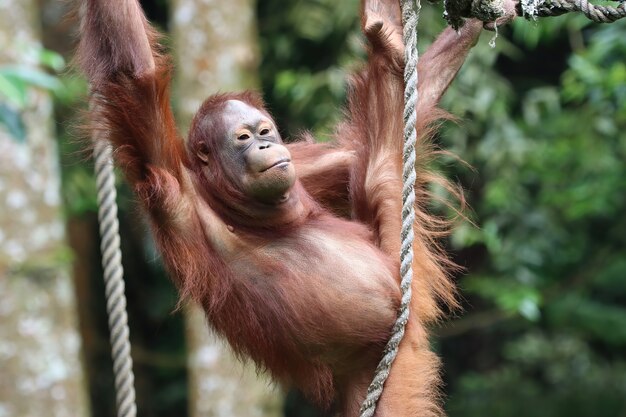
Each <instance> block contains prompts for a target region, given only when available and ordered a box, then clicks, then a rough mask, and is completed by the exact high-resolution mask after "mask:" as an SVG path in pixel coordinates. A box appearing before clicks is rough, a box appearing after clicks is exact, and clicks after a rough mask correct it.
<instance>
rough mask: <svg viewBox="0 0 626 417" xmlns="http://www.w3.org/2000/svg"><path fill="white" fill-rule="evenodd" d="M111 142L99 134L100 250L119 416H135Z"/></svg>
mask: <svg viewBox="0 0 626 417" xmlns="http://www.w3.org/2000/svg"><path fill="white" fill-rule="evenodd" d="M111 153H112V152H111V145H110V144H109V143H108V142H107V141H106V140H102V139H99V138H96V140H95V143H94V158H95V161H96V164H95V171H96V185H97V187H98V204H99V208H98V221H99V222H100V239H101V243H100V250H101V252H102V267H103V268H104V283H105V294H106V300H107V314H108V316H109V330H110V332H111V354H112V356H113V373H114V374H115V392H116V400H117V415H118V417H135V416H136V415H137V405H136V404H135V387H134V381H135V376H134V374H133V360H132V358H131V356H130V340H129V338H128V333H129V332H128V317H127V315H126V296H125V295H124V279H123V276H124V270H123V269H122V252H121V250H120V234H119V222H118V220H117V203H116V201H115V200H116V198H117V192H116V190H115V174H114V172H113V160H112V157H111Z"/></svg>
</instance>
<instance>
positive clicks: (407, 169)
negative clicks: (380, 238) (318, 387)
mask: <svg viewBox="0 0 626 417" xmlns="http://www.w3.org/2000/svg"><path fill="white" fill-rule="evenodd" d="M420 8H421V4H420V1H419V0H403V1H402V24H403V33H402V36H403V40H404V46H405V63H406V65H405V68H404V83H405V86H404V151H403V155H402V160H403V169H402V180H403V187H402V230H401V237H402V245H401V249H400V277H401V281H400V288H401V291H402V302H401V304H400V309H399V311H398V317H397V319H396V322H395V324H394V326H393V329H392V332H393V333H392V335H391V338H390V339H389V342H387V346H386V347H385V351H384V356H383V358H382V360H381V361H380V363H379V364H378V366H377V367H376V372H375V375H374V379H373V381H372V383H371V384H370V386H369V387H368V389H367V396H366V398H365V401H364V402H363V405H361V411H360V417H372V416H373V415H374V412H375V411H376V404H377V403H378V399H379V398H380V396H381V394H382V392H383V386H384V384H385V381H386V380H387V377H388V376H389V371H390V369H391V364H392V363H393V361H394V359H395V358H396V355H397V354H398V346H399V345H400V341H401V340H402V337H403V336H404V328H405V326H406V323H407V322H408V320H409V305H410V303H411V282H412V280H413V268H412V264H413V239H414V234H413V223H414V222H415V179H416V176H415V159H416V156H415V142H416V141H417V133H416V131H415V122H416V119H417V114H416V108H417V62H418V53H417V23H418V20H419V12H420Z"/></svg>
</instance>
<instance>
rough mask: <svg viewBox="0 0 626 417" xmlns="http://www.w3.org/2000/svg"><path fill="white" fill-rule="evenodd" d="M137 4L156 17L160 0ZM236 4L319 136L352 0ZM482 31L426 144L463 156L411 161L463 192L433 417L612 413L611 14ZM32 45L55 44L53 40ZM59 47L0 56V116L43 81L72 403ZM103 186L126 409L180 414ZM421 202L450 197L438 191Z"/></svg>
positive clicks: (80, 165) (615, 397)
mask: <svg viewBox="0 0 626 417" xmlns="http://www.w3.org/2000/svg"><path fill="white" fill-rule="evenodd" d="M142 4H143V6H144V8H145V10H146V12H147V14H148V16H149V18H150V19H151V20H152V21H153V22H155V23H156V24H157V25H158V26H159V27H160V29H161V30H163V31H164V32H167V31H168V28H169V24H168V22H169V21H170V13H171V11H172V8H173V6H172V4H170V2H169V1H166V0H154V1H147V0H146V1H142ZM252 11H253V13H254V15H255V16H256V22H257V23H256V25H257V29H258V43H259V48H260V57H261V60H260V63H259V69H258V77H259V80H260V84H261V88H262V91H263V93H264V96H265V99H266V100H267V102H268V104H269V108H270V109H271V111H272V113H273V115H274V116H275V118H276V120H277V122H278V125H279V126H281V128H282V133H283V136H285V137H289V136H293V135H295V134H296V133H298V132H299V131H301V130H304V129H308V130H311V131H313V132H314V134H315V135H316V136H317V137H320V138H324V137H325V136H326V135H327V134H328V133H329V132H332V126H333V125H334V123H336V122H337V120H338V117H340V115H341V112H340V111H338V109H339V108H340V107H341V105H342V103H343V101H344V98H345V79H346V74H347V72H349V70H350V69H351V68H355V67H356V66H358V62H359V60H360V59H362V58H363V56H364V54H363V49H362V44H361V42H362V39H361V37H360V34H359V31H358V24H357V23H358V22H357V20H358V16H357V11H358V2H357V1H356V0H349V1H345V0H344V1H336V0H334V1H333V0H310V1H289V2H288V1H285V0H261V1H259V2H258V4H256V5H255V6H254V9H253V10H252ZM441 13H442V10H441V6H440V5H434V6H433V5H430V4H426V5H424V7H423V9H422V14H421V20H420V25H419V33H420V36H421V39H420V49H421V50H422V51H424V50H425V48H426V46H427V45H428V44H429V43H430V42H431V41H432V39H434V36H435V35H436V34H437V33H439V32H440V31H441V30H442V29H443V27H444V20H443V19H442V18H441ZM48 30H50V29H48ZM492 36H493V34H492V33H490V32H487V33H485V34H484V35H483V37H482V38H481V41H480V42H479V44H478V46H477V47H476V48H475V49H474V51H473V52H472V54H471V57H470V59H469V60H468V62H467V63H466V65H465V66H464V68H463V69H462V71H461V73H460V75H459V77H458V79H457V80H456V81H455V83H454V84H453V85H452V88H451V89H450V91H449V92H448V94H447V95H446V96H445V99H444V101H443V107H444V108H445V109H447V110H448V111H450V112H451V113H452V114H453V115H455V116H456V117H457V118H458V123H456V124H454V123H447V124H445V125H444V126H443V129H441V131H440V133H439V135H438V136H437V137H436V142H437V144H438V145H439V146H440V147H441V148H443V149H446V150H449V151H451V152H452V153H453V154H454V155H456V156H458V157H459V158H460V159H461V160H463V161H465V162H467V164H464V163H461V162H459V161H458V160H457V159H456V158H453V157H451V156H446V155H444V156H442V157H441V158H440V160H438V161H436V162H434V163H433V166H432V167H430V169H437V170H441V171H443V172H445V174H446V176H448V177H449V178H450V179H452V181H453V182H456V183H458V184H460V185H461V186H462V187H463V189H464V190H465V191H464V195H465V199H466V201H467V203H468V206H469V208H467V209H466V211H465V214H466V216H467V220H459V221H458V222H457V224H456V227H455V230H454V233H453V234H452V235H451V237H450V238H449V239H448V240H447V241H446V243H445V244H446V247H447V248H448V250H449V252H450V254H451V256H452V258H453V259H454V261H455V262H457V263H458V264H459V265H461V266H462V267H464V270H463V271H462V272H460V273H457V274H456V276H455V280H456V282H457V283H458V286H459V288H460V293H461V297H462V301H463V305H464V310H465V311H464V312H462V313H458V314H457V315H456V316H455V317H452V318H451V319H450V320H448V321H446V322H445V323H443V324H442V326H441V327H439V328H437V329H435V331H434V333H435V337H434V338H433V346H434V349H435V350H436V351H437V352H438V353H439V354H440V355H441V356H442V359H443V363H444V379H445V388H444V390H445V395H446V400H445V403H446V410H447V412H448V413H449V415H450V416H452V417H478V416H489V417H517V416H519V417H544V416H545V417H558V416H564V417H565V416H567V417H625V416H626V216H625V215H624V214H625V213H626V164H625V162H626V133H625V132H626V21H621V22H617V23H614V24H610V25H598V24H590V23H589V22H588V21H587V20H586V19H585V18H584V17H582V16H563V17H559V18H546V19H542V20H540V21H537V22H529V21H526V20H523V19H518V20H517V21H515V22H514V23H513V24H512V25H510V26H508V27H505V28H500V31H499V34H498V38H497V40H496V47H495V48H491V47H489V44H488V43H489V42H488V41H489V40H490V38H491V37H492ZM64 42H66V41H64ZM44 45H45V46H46V48H48V49H56V50H57V52H58V53H59V54H61V55H64V56H65V57H66V58H69V57H71V52H70V49H69V48H68V47H67V46H63V45H67V44H62V45H61V46H59V44H55V43H54V42H53V41H52V40H49V41H48V42H46V39H44ZM60 59H61V58H60V55H55V54H52V53H43V54H42V58H41V61H42V64H43V66H45V67H46V68H47V69H44V70H41V71H40V72H39V73H36V74H30V75H29V74H26V75H24V73H21V76H20V75H15V74H14V75H13V76H11V74H8V78H7V76H6V75H7V74H6V73H3V72H2V71H3V69H2V68H3V67H0V76H2V75H3V74H4V75H5V77H4V78H3V79H8V80H9V81H10V82H12V83H13V85H14V87H15V88H14V89H13V90H11V89H10V88H9V87H4V89H1V88H0V129H4V130H5V131H7V132H9V133H10V134H11V136H12V137H13V138H14V140H16V141H27V140H28V132H27V131H26V130H25V126H24V123H23V122H22V120H21V118H20V112H21V107H20V106H21V104H22V103H23V99H22V98H21V97H22V96H20V95H19V92H20V91H26V90H27V89H28V88H46V89H49V90H51V91H52V92H53V94H54V100H55V103H54V104H55V113H54V116H55V119H56V121H57V125H56V126H57V130H56V131H57V136H58V143H59V149H60V151H59V157H60V160H61V168H62V172H61V174H62V193H63V194H62V195H63V202H64V205H63V207H64V214H65V220H66V224H67V230H68V236H69V240H70V245H71V246H72V248H73V251H74V258H73V259H74V276H75V281H76V286H77V288H78V299H79V301H78V302H79V309H81V332H82V337H83V348H84V354H83V359H84V363H85V370H86V371H85V372H86V375H87V381H88V383H89V385H88V390H89V394H90V395H89V397H90V400H91V413H92V415H93V416H94V417H95V416H98V417H99V416H111V415H114V411H113V410H114V393H113V383H112V378H113V377H112V371H111V361H110V359H109V355H110V352H109V345H108V331H107V324H106V317H105V312H104V311H105V310H104V299H103V295H102V294H103V291H104V290H103V284H102V283H101V278H100V274H101V270H100V266H99V265H100V260H99V252H98V233H97V223H96V216H95V212H96V209H97V207H96V203H95V201H96V200H95V186H94V180H93V177H92V173H91V172H92V171H91V166H90V163H89V162H88V161H87V159H86V157H85V155H84V153H82V152H81V151H80V149H81V146H80V144H78V143H77V141H76V137H75V134H73V133H71V129H69V126H70V125H71V124H72V120H76V109H77V108H78V107H80V106H81V105H82V104H81V103H82V100H84V93H85V84H84V81H82V80H81V79H80V78H79V77H77V76H76V75H75V74H72V73H68V72H58V71H59V69H60V67H61V65H62V64H61V62H60ZM55 74H56V75H55ZM5 84H6V83H5ZM2 85H3V84H0V86H2ZM179 100H182V99H179ZM119 187H120V193H121V195H120V198H119V201H120V206H121V210H122V211H121V213H120V217H121V222H122V230H123V242H122V244H123V245H122V246H123V254H124V263H125V271H126V282H127V295H128V298H129V306H128V308H129V312H130V327H131V340H132V343H133V349H134V350H133V356H134V359H135V372H136V377H137V387H138V406H139V411H140V412H139V415H143V416H182V415H186V414H187V413H190V410H189V403H188V399H187V392H188V382H187V368H186V363H187V359H186V346H185V337H184V334H183V333H184V324H183V320H182V317H181V314H178V313H177V314H172V311H173V308H174V305H175V303H176V295H175V292H174V289H173V287H172V285H171V284H170V283H169V281H168V280H167V278H166V276H165V274H164V272H163V271H162V269H161V266H160V264H159V262H158V260H155V258H156V255H155V253H154V248H153V247H152V244H151V242H150V239H149V237H148V235H147V234H146V232H145V228H142V227H141V226H138V225H137V221H136V218H137V214H138V213H137V212H138V209H137V207H136V206H135V204H134V202H133V198H132V196H131V194H130V193H129V191H128V189H127V188H125V185H124V184H123V182H122V181H120V184H119ZM435 191H439V190H435ZM441 193H442V196H444V197H446V196H445V193H444V192H443V191H441ZM432 209H433V210H434V211H436V212H439V213H441V214H442V215H449V214H450V213H449V211H450V210H449V209H448V208H446V207H445V206H443V205H441V204H435V203H433V205H432ZM68 262H69V261H68ZM77 265H78V266H77ZM422 278H423V277H415V279H422ZM0 297H1V295H0ZM233 401H236V399H233ZM282 408H283V409H284V410H283V411H284V415H285V416H315V415H321V414H320V413H319V412H317V411H315V410H313V409H311V408H310V407H308V406H306V405H304V404H303V400H302V399H301V398H300V397H299V396H298V394H297V393H293V392H292V393H289V395H288V396H287V399H286V402H285V404H284V406H282ZM281 413H282V412H281ZM0 415H2V414H1V413H0Z"/></svg>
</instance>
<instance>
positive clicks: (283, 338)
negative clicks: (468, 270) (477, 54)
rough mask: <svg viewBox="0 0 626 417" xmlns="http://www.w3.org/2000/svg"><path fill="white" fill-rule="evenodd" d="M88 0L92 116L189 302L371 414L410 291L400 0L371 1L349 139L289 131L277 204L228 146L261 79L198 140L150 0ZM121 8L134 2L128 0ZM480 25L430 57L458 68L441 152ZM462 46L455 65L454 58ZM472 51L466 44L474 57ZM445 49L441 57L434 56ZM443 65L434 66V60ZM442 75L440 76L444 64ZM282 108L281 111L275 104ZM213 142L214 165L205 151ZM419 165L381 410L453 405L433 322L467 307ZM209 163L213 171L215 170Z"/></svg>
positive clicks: (307, 385)
mask: <svg viewBox="0 0 626 417" xmlns="http://www.w3.org/2000/svg"><path fill="white" fill-rule="evenodd" d="M122 3H123V4H122V5H121V6H120V5H118V4H117V3H115V2H110V1H108V0H87V1H86V6H85V10H84V13H83V24H82V26H81V28H82V29H81V41H80V45H79V49H78V59H77V62H78V63H79V65H80V66H81V67H82V69H83V71H84V72H85V73H86V74H87V76H88V77H89V80H90V82H91V87H92V107H91V120H92V129H93V130H94V131H99V132H104V133H105V137H106V138H107V139H108V140H110V142H111V143H112V144H113V146H114V148H115V157H116V162H117V164H118V165H119V166H120V167H121V168H122V169H123V170H124V172H125V174H126V177H127V179H128V181H129V182H130V183H131V184H132V186H133V187H134V189H135V191H136V194H137V196H138V198H139V199H140V201H141V202H142V203H143V206H144V208H145V210H146V213H147V215H148V216H149V218H150V222H151V225H152V230H153V233H154V236H155V240H156V242H157V245H158V247H159V250H160V252H161V254H162V256H163V260H164V262H165V264H166V265H167V267H168V270H169V271H170V274H171V276H172V279H173V280H174V282H175V283H176V285H177V286H178V288H179V290H180V293H181V299H182V300H187V299H189V300H193V301H195V302H198V303H199V304H201V305H202V307H203V308H204V310H205V311H206V314H207V318H208V321H209V323H210V325H211V326H212V328H213V329H214V330H215V331H216V332H217V333H219V334H220V335H222V336H223V337H224V338H225V339H226V340H227V341H228V342H229V344H230V345H231V347H232V348H233V349H234V351H235V352H236V353H237V354H239V355H240V356H241V357H242V359H246V358H250V359H252V360H253V361H254V362H255V363H256V364H257V366H258V367H259V368H260V369H264V370H267V371H268V372H270V373H271V374H272V375H273V376H274V378H275V379H276V380H277V381H279V382H282V383H285V384H293V385H295V386H296V387H298V388H299V389H301V390H302V391H303V392H304V393H305V394H306V395H308V396H309V397H310V398H311V399H313V400H315V401H316V402H317V403H319V404H320V405H322V406H325V407H329V406H330V405H331V404H332V403H333V402H336V404H337V407H338V409H339V411H340V412H341V413H342V415H344V416H346V417H351V416H356V415H358V409H359V406H360V403H361V402H362V400H363V399H364V397H365V391H366V388H367V385H368V384H369V382H370V380H371V378H372V375H373V371H374V368H375V366H376V364H377V362H378V360H379V359H380V357H381V355H382V350H383V347H384V345H385V343H386V341H387V340H388V338H389V336H390V331H391V326H392V324H393V322H394V319H395V314H396V310H397V308H398V305H399V299H400V294H399V289H398V281H399V271H398V270H399V259H398V257H399V245H400V240H399V236H400V207H401V201H400V189H401V186H402V181H401V172H400V170H401V152H402V129H403V123H402V106H403V103H402V96H403V94H402V91H403V81H402V69H403V64H402V59H401V57H402V50H401V49H402V45H401V43H399V42H398V39H399V38H398V36H399V34H398V30H399V29H401V25H400V22H399V19H400V17H399V9H398V5H397V2H396V1H395V0H385V1H376V0H364V1H363V6H362V26H363V29H364V32H365V33H366V36H367V37H368V39H369V41H370V44H371V50H370V53H369V59H368V63H367V65H366V67H365V68H364V69H363V70H362V71H361V72H360V73H358V74H356V75H355V76H354V77H353V80H352V83H351V90H350V94H349V103H348V109H347V115H346V119H345V121H344V122H343V123H342V124H341V125H340V126H339V127H338V129H337V133H336V138H337V140H336V143H335V144H334V145H321V144H315V143H313V142H314V141H313V140H311V139H310V138H309V139H308V140H305V141H303V142H298V143H295V144H292V145H289V149H290V150H291V152H292V158H293V161H294V163H295V165H296V171H297V172H299V180H298V181H296V183H295V185H294V186H293V189H292V190H291V191H290V198H289V200H288V202H286V203H281V204H280V205H276V206H274V205H272V206H269V205H264V204H261V203H259V202H256V201H253V200H252V199H251V198H250V197H249V196H248V195H246V194H245V193H244V192H242V190H241V188H240V187H239V184H237V182H236V181H235V182H233V181H229V180H228V179H227V175H225V172H226V171H227V170H228V168H229V167H228V166H225V165H224V164H225V162H224V160H223V159H222V158H221V157H220V152H219V146H220V144H221V143H222V142H221V140H222V138H223V137H224V126H223V121H222V118H221V115H222V111H223V110H222V109H223V106H224V103H225V102H226V101H227V100H230V99H236V100H240V101H243V102H245V103H248V104H249V105H251V106H254V107H257V108H259V109H260V110H261V111H262V112H264V113H265V114H266V115H268V114H267V112H266V111H265V109H264V108H263V103H262V100H261V99H260V97H259V96H258V95H257V94H255V93H251V92H246V93H237V94H235V93H229V94H224V95H219V96H213V97H210V98H209V99H207V101H206V102H205V103H204V104H203V106H202V107H201V108H200V110H199V111H198V114H197V115H196V117H195V119H194V122H193V123H192V127H191V130H190V135H189V141H188V143H187V148H185V145H184V144H183V141H182V139H181V138H180V137H179V135H178V133H177V132H176V129H175V123H174V119H173V116H172V112H171V109H170V104H169V93H168V88H169V79H170V75H169V72H170V68H169V65H168V64H167V59H166V58H164V57H163V56H161V54H160V52H159V51H160V50H161V48H160V46H159V45H158V43H157V36H156V33H155V32H154V30H153V29H152V28H151V27H150V26H149V25H148V23H147V21H146V20H145V17H144V16H143V13H142V12H141V9H140V7H139V5H138V3H137V1H136V0H125V1H123V2H122ZM120 7H121V12H120V9H119V8H120ZM476 35H477V31H476V29H475V28H474V26H472V28H471V30H467V31H466V32H465V33H464V34H463V35H462V37H461V38H460V39H459V38H458V37H457V35H456V34H455V33H452V32H450V31H447V32H446V33H444V34H443V35H442V36H441V37H440V38H439V39H438V40H437V41H436V43H435V49H434V51H435V52H433V53H432V54H431V58H428V53H427V54H426V57H427V59H426V62H422V63H421V65H422V66H426V68H428V71H429V73H432V74H438V73H440V74H445V76H441V77H440V78H437V82H434V83H432V85H431V84H428V80H427V81H426V82H422V83H421V84H420V93H424V94H425V96H426V97H427V98H428V99H427V100H422V101H421V102H420V105H419V106H418V108H419V110H420V111H419V118H418V122H417V128H418V132H420V142H419V144H418V147H419V150H420V157H421V158H428V155H430V154H431V152H430V150H429V144H428V141H427V139H428V136H429V132H430V126H432V124H433V122H434V121H436V120H437V119H438V118H440V117H441V116H442V113H441V112H440V111H438V110H436V108H435V105H436V103H437V101H438V99H439V97H440V96H441V94H443V91H444V90H445V89H446V88H447V85H448V84H449V82H450V81H451V80H452V78H453V77H454V74H456V71H457V70H458V68H459V66H460V64H461V63H462V61H463V59H462V58H464V56H465V54H466V53H467V51H468V50H469V48H470V47H471V45H472V43H473V39H474V38H475V37H476ZM446 57H450V62H452V63H451V64H450V63H446V60H445V58H446ZM459 57H461V58H459ZM429 59H430V60H429ZM428 65H432V67H433V68H430V67H428ZM431 76H432V77H438V76H437V75H431ZM268 116H269V115H268ZM198 151H201V152H202V154H206V155H207V158H208V161H207V160H203V161H202V163H205V164H207V166H209V167H210V169H209V170H206V169H203V168H202V167H201V162H200V161H199V158H198V157H197V156H196V155H197V153H198ZM424 166H425V165H424V164H418V166H417V170H418V182H417V183H416V189H417V196H418V199H419V207H417V221H416V224H415V231H416V238H415V239H416V240H415V244H414V251H415V261H414V265H413V268H414V272H415V278H414V284H413V294H414V300H413V303H412V308H413V312H412V315H411V318H410V321H409V323H408V327H407V332H406V336H405V339H404V340H403V342H402V344H401V345H400V350H399V354H398V358H397V360H396V363H395V365H394V367H393V368H392V371H391V375H390V377H389V380H388V383H387V387H386V389H385V391H384V394H383V397H382V399H381V402H380V405H379V410H378V412H377V415H378V416H399V415H402V416H420V417H421V416H433V415H439V414H441V410H440V407H439V401H438V394H437V386H438V383H439V377H438V360H437V358H436V357H435V356H434V355H433V354H432V353H431V352H430V350H429V346H428V334H427V326H428V325H429V324H430V323H431V322H432V321H433V320H436V319H437V318H438V317H440V315H441V309H440V303H441V302H443V303H445V304H448V305H455V301H454V290H453V286H452V284H451V283H450V281H449V280H448V277H447V276H446V273H445V272H444V268H443V266H445V265H446V264H447V260H446V258H445V257H444V256H443V255H442V254H441V252H440V251H439V250H438V247H437V244H436V237H437V236H438V235H439V234H440V231H441V226H442V222H441V221H439V220H437V219H435V218H432V217H430V216H429V215H428V214H427V213H426V211H425V210H424V209H423V205H424V204H425V200H426V198H427V191H426V184H427V181H428V180H430V179H431V178H432V175H433V174H431V173H429V172H428V171H426V170H425V169H424ZM207 172H208V173H207Z"/></svg>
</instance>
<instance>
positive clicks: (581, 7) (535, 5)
mask: <svg viewBox="0 0 626 417" xmlns="http://www.w3.org/2000/svg"><path fill="white" fill-rule="evenodd" d="M518 8H519V9H521V10H519V11H521V12H522V13H520V14H523V15H524V16H526V17H528V18H531V19H532V18H535V17H547V16H560V15H562V14H565V13H570V12H582V13H583V14H584V15H585V16H586V17H587V18H588V19H589V20H592V21H594V22H597V23H613V22H615V21H616V20H619V19H622V18H624V17H626V2H624V1H620V4H619V5H618V6H617V7H611V6H602V5H594V4H591V3H589V1H588V0H534V1H533V0H530V1H528V0H526V1H524V0H522V1H521V2H520V4H519V5H518Z"/></svg>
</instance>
